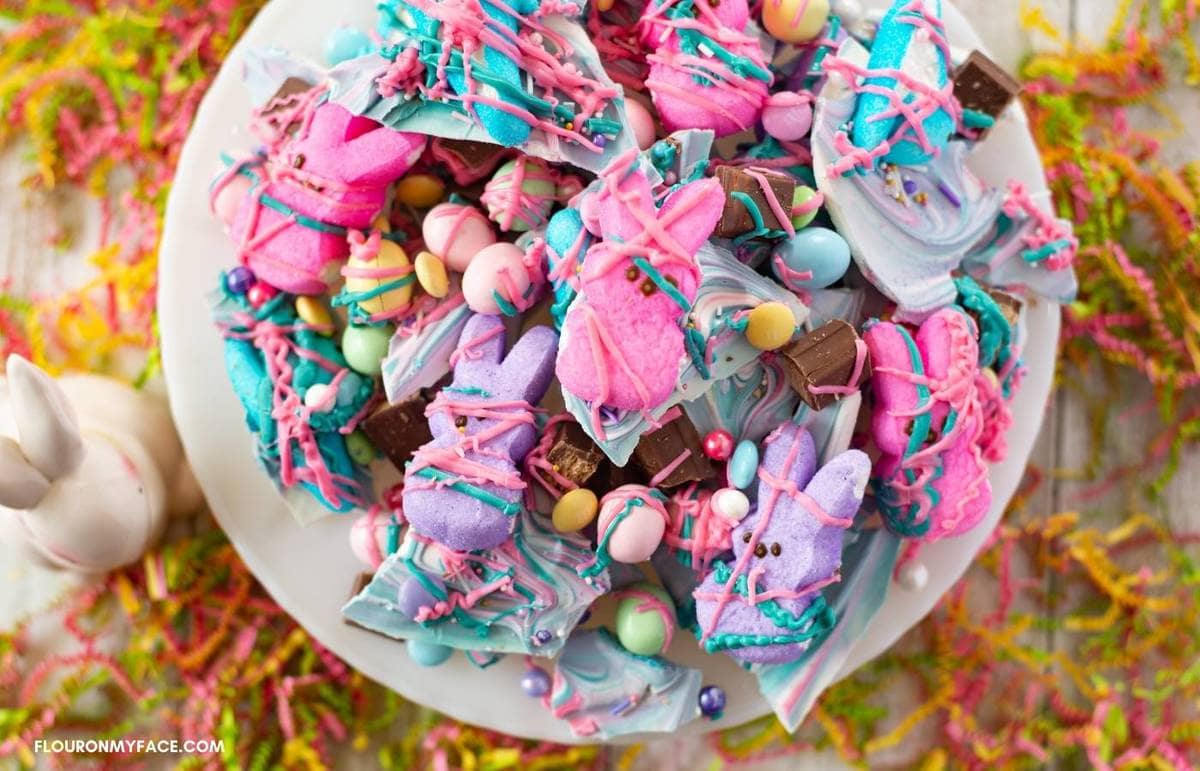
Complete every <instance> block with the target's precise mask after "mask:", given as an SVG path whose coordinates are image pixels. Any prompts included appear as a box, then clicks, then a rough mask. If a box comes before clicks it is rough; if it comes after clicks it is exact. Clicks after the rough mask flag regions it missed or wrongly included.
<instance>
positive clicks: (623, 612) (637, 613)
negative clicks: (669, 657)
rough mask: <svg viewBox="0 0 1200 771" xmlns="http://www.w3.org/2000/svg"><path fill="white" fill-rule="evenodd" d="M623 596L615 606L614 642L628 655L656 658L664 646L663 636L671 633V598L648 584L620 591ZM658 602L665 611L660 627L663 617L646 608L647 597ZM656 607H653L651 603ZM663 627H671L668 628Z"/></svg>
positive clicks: (664, 638)
mask: <svg viewBox="0 0 1200 771" xmlns="http://www.w3.org/2000/svg"><path fill="white" fill-rule="evenodd" d="M622 594H625V595H626V596H625V597H623V598H622V599H621V601H620V602H619V603H617V616H616V626H617V639H618V640H620V641H621V645H623V646H624V647H625V650H627V651H629V652H630V653H636V654H638V655H639V656H657V655H658V654H660V653H662V652H663V651H664V649H665V648H666V645H667V636H668V634H669V632H670V631H671V630H672V629H674V627H675V624H676V620H675V606H674V605H673V604H672V603H671V598H670V597H669V596H668V595H667V593H666V592H665V591H663V589H662V587H661V586H657V585H656V584H651V583H644V582H643V583H637V584H634V585H633V586H630V587H629V588H627V589H624V590H623V591H622ZM647 595H652V596H653V597H655V598H656V599H658V600H659V601H660V602H661V603H662V606H664V607H666V609H667V614H666V615H667V619H666V620H665V623H664V618H663V614H662V613H660V612H659V611H658V610H656V609H655V608H652V607H647V606H648V605H649V602H650V600H649V597H648V596H647ZM655 604H656V605H657V603H655ZM667 624H670V625H671V627H670V628H668V627H667Z"/></svg>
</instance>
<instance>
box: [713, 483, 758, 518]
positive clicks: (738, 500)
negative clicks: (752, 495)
mask: <svg viewBox="0 0 1200 771" xmlns="http://www.w3.org/2000/svg"><path fill="white" fill-rule="evenodd" d="M709 505H710V506H711V507H712V510H713V513H714V514H716V515H717V516H719V517H723V518H724V519H727V520H729V521H730V522H741V521H742V520H743V519H745V518H746V515H747V514H749V513H750V499H749V498H747V497H746V494H745V493H743V492H742V491H741V490H734V489H733V488H731V487H722V488H721V489H720V490H717V491H716V492H715V493H713V494H712V498H711V499H709Z"/></svg>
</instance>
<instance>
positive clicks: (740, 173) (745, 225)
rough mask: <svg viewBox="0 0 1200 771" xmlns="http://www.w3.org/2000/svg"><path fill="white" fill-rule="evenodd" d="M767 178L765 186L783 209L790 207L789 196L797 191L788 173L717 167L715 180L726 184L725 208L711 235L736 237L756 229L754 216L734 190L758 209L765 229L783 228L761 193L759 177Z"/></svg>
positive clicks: (790, 198)
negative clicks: (743, 195) (746, 197)
mask: <svg viewBox="0 0 1200 771" xmlns="http://www.w3.org/2000/svg"><path fill="white" fill-rule="evenodd" d="M760 176H761V177H762V178H763V179H765V180H766V181H767V187H768V188H769V189H770V191H771V197H772V198H774V199H775V200H776V201H777V202H778V203H779V206H780V207H781V208H782V210H783V211H784V212H791V210H792V196H793V194H794V193H795V191H796V181H795V180H794V179H792V178H791V177H790V176H789V175H787V174H780V173H779V172H776V171H767V170H766V169H755V168H750V169H739V168H735V167H733V166H719V167H717V180H718V181H719V182H720V183H721V187H723V188H725V209H724V211H722V212H721V221H720V222H718V223H717V229H716V230H715V231H713V235H716V236H719V237H721V238H735V237H737V236H740V235H742V234H743V233H749V232H750V231H752V230H755V229H756V228H757V226H756V225H755V224H754V217H753V215H752V213H751V210H750V208H749V206H748V204H747V203H746V201H745V200H744V199H743V198H742V196H740V195H738V196H735V195H734V193H744V194H745V195H746V196H749V198H750V200H751V201H752V202H753V208H755V209H757V210H758V214H759V216H760V217H761V218H762V225H763V227H764V228H766V229H767V230H783V223H782V222H780V221H779V218H778V217H776V216H775V211H774V209H773V208H772V206H771V203H770V201H769V200H768V198H767V196H766V195H765V194H764V193H763V189H762V185H761V184H760V183H759V179H758V177H760Z"/></svg>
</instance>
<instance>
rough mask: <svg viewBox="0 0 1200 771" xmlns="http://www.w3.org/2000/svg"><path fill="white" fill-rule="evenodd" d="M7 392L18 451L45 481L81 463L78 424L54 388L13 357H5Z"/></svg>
mask: <svg viewBox="0 0 1200 771" xmlns="http://www.w3.org/2000/svg"><path fill="white" fill-rule="evenodd" d="M8 389H9V396H10V398H11V399H12V411H13V417H14V420H15V422H16V424H17V434H18V436H19V438H20V444H21V451H22V453H23V454H24V455H25V457H26V458H27V459H28V460H29V463H30V464H31V465H32V466H33V467H34V468H35V469H37V470H38V471H39V472H41V474H42V476H43V477H45V478H46V479H48V480H54V479H57V478H59V477H61V476H64V475H65V474H69V473H71V472H72V471H74V470H75V469H76V468H77V467H78V466H79V464H80V463H81V462H83V454H84V447H83V439H82V437H80V435H79V421H78V420H77V418H76V417H75V410H74V409H72V407H71V405H70V403H69V402H68V401H67V397H66V395H65V394H63V392H62V390H61V389H60V388H59V387H58V384H57V383H55V382H54V380H53V379H52V378H51V377H50V376H49V375H47V374H46V373H45V372H43V371H42V370H40V369H38V368H37V367H35V366H34V365H33V364H31V363H30V362H29V361H27V360H25V359H24V358H22V357H21V356H18V355H17V354H12V355H11V356H9V357H8Z"/></svg>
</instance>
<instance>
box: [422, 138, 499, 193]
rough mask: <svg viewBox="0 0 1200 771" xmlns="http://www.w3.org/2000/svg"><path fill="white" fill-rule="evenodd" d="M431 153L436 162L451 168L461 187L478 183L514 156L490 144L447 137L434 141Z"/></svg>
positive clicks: (455, 179)
mask: <svg viewBox="0 0 1200 771" xmlns="http://www.w3.org/2000/svg"><path fill="white" fill-rule="evenodd" d="M430 153H431V154H432V155H433V157H434V159H435V160H438V161H440V162H442V163H444V164H446V165H447V166H449V167H450V172H451V173H452V174H453V175H454V181H455V182H457V183H458V184H460V185H469V184H471V183H472V182H478V181H479V180H481V179H483V178H484V177H486V176H487V175H489V174H491V173H492V172H493V171H495V170H496V167H497V166H499V165H500V162H501V161H503V160H504V159H505V158H507V157H509V156H510V155H511V154H512V152H511V151H510V150H509V149H508V148H506V147H501V146H500V145H493V144H491V143H489V142H473V141H471V140H469V139H446V138H445V137H438V138H436V139H434V140H433V144H432V145H431V146H430Z"/></svg>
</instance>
